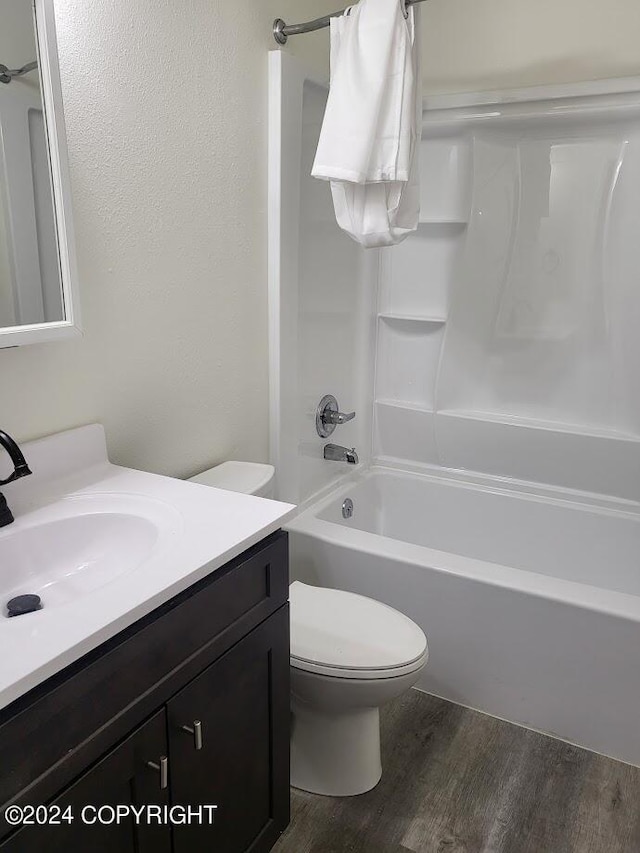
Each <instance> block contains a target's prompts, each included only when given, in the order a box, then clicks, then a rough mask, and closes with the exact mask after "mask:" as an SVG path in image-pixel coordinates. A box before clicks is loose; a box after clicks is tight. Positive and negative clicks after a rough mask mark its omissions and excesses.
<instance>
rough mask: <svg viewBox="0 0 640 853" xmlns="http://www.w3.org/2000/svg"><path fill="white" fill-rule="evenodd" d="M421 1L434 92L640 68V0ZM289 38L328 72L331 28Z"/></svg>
mask: <svg viewBox="0 0 640 853" xmlns="http://www.w3.org/2000/svg"><path fill="white" fill-rule="evenodd" d="M281 5H287V4H281ZM289 5H291V4H289ZM341 5H346V3H342V4H341V2H340V0H334V2H333V3H329V4H327V3H326V2H324V0H323V2H315V3H309V2H306V3H298V4H296V10H295V14H294V15H292V16H291V20H292V22H293V20H294V18H295V19H296V20H295V23H297V22H298V21H302V20H307V19H308V18H314V17H317V16H319V15H322V14H326V13H327V12H328V11H333V10H334V9H339V8H340V6H341ZM310 7H313V8H310ZM421 9H422V22H423V23H422V28H423V71H424V85H425V91H427V92H469V91H479V90H483V89H502V88H509V87H512V86H532V85H536V84H542V83H558V82H570V81H576V80H591V79H596V78H601V77H622V76H625V75H628V74H640V3H639V2H638V0H427V2H425V3H423V4H422V5H421ZM304 12H308V14H306V15H305V14H304ZM282 17H285V18H286V16H285V15H282ZM290 44H291V49H292V50H293V52H294V53H297V54H298V55H299V56H300V57H302V58H304V59H305V61H307V62H308V63H310V64H311V65H312V66H313V67H314V68H315V69H316V70H318V72H320V73H326V67H327V63H328V56H329V52H328V47H329V39H328V35H327V33H326V32H325V31H321V32H319V33H313V34H310V35H305V36H298V37H297V38H295V39H291V42H290Z"/></svg>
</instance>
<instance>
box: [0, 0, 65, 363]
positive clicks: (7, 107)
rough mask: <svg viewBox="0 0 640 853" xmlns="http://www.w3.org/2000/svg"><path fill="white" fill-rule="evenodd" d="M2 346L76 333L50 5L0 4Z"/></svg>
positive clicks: (48, 0) (45, 0)
mask: <svg viewBox="0 0 640 853" xmlns="http://www.w3.org/2000/svg"><path fill="white" fill-rule="evenodd" d="M0 22H1V24H0V347H8V346H16V345H18V344H26V343H37V342H41V341H49V340H55V339H59V338H65V337H70V336H72V335H75V334H79V308H78V294H77V273H76V265H75V249H74V239H73V225H72V218H71V193H70V185H69V173H68V157H67V143H66V134H65V128H64V116H63V112H62V93H61V89H60V73H59V66H58V51H57V44H56V34H55V18H54V10H53V0H36V2H35V9H34V5H33V2H32V0H0Z"/></svg>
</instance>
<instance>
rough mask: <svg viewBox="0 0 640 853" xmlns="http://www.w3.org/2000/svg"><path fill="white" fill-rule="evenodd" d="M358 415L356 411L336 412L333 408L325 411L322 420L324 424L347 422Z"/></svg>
mask: <svg viewBox="0 0 640 853" xmlns="http://www.w3.org/2000/svg"><path fill="white" fill-rule="evenodd" d="M355 416H356V413H355V412H347V413H345V412H334V411H332V410H331V409H329V410H328V411H326V412H325V414H324V417H323V419H322V422H323V423H324V424H336V426H338V425H339V424H346V423H347V421H352V420H353V419H354V418H355Z"/></svg>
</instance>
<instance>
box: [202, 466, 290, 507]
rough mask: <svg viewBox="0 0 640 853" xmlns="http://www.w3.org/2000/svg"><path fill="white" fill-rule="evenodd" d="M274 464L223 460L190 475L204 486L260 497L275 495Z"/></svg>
mask: <svg viewBox="0 0 640 853" xmlns="http://www.w3.org/2000/svg"><path fill="white" fill-rule="evenodd" d="M274 474H275V469H274V467H273V465H264V464H262V463H260V462H235V461H232V462H223V463H222V464H221V465H216V466H215V467H214V468H209V469H208V470H207V471H203V472H202V473H201V474H196V476H195V477H190V478H189V479H190V481H191V482H193V483H201V484H202V485H203V486H215V487H216V488H218V489H227V490H228V491H230V492H242V493H243V494H245V495H257V496H258V497H260V498H272V497H273V478H274Z"/></svg>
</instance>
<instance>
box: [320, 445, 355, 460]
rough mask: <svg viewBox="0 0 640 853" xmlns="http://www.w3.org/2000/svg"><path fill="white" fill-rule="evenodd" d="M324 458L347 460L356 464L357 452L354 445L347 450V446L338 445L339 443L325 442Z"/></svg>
mask: <svg viewBox="0 0 640 853" xmlns="http://www.w3.org/2000/svg"><path fill="white" fill-rule="evenodd" d="M324 458H325V459H329V460H330V461H331V462H348V463H349V465H357V464H358V454H357V453H356V449H355V447H352V448H351V450H349V448H348V447H340V445H339V444H325V446H324Z"/></svg>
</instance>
